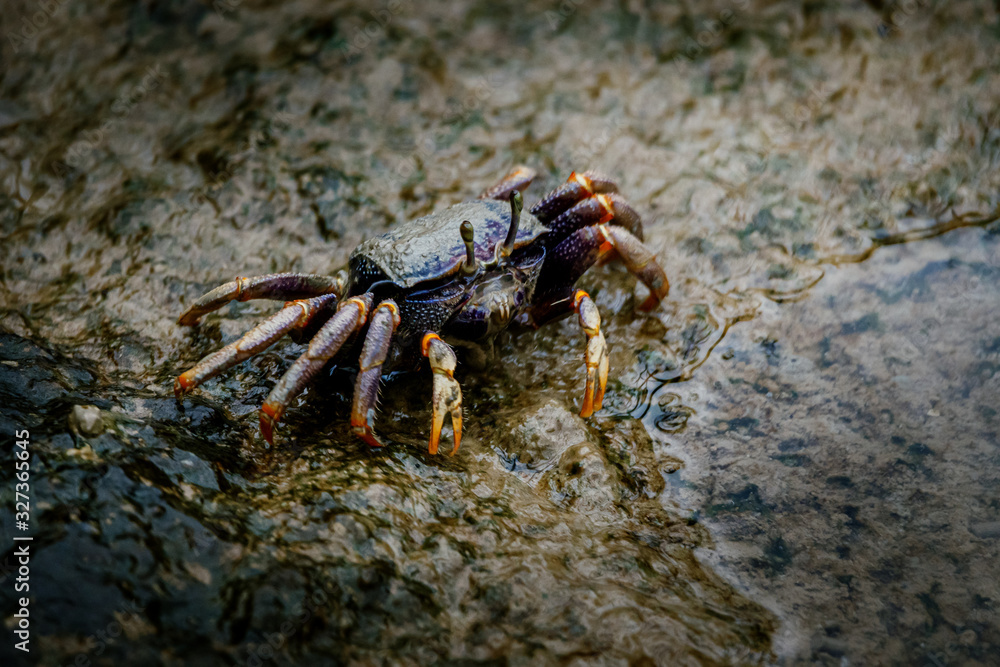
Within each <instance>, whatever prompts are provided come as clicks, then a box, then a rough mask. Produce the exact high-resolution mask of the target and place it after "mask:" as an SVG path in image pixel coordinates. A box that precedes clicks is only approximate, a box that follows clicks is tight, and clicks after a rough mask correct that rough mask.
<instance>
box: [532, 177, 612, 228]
mask: <svg viewBox="0 0 1000 667" xmlns="http://www.w3.org/2000/svg"><path fill="white" fill-rule="evenodd" d="M614 192H618V186H617V185H615V183H614V182H613V181H612V180H611V179H610V178H608V177H607V176H602V175H601V174H598V173H596V172H593V171H585V172H583V173H582V174H578V173H576V172H575V171H574V172H573V173H572V174H570V176H569V179H568V180H567V181H566V182H565V183H563V184H562V185H560V186H559V187H558V188H556V189H555V190H553V191H552V192H550V193H549V194H547V195H546V196H545V198H543V199H542V200H541V201H540V202H538V203H537V204H535V205H534V206H532V207H531V213H532V215H534V216H535V217H536V218H538V219H539V220H540V221H541V222H542V224H544V225H546V226H548V225H549V223H550V222H551V221H553V220H555V219H556V218H557V217H558V216H559V215H560V214H561V213H563V212H564V211H566V210H568V209H569V208H570V207H572V206H573V205H574V204H576V203H577V202H579V201H583V200H584V199H587V198H588V197H592V196H594V195H595V194H610V193H614Z"/></svg>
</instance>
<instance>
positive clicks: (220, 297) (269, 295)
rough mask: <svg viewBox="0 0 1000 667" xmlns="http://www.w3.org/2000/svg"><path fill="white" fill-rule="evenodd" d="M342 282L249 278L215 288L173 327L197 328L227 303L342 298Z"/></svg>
mask: <svg viewBox="0 0 1000 667" xmlns="http://www.w3.org/2000/svg"><path fill="white" fill-rule="evenodd" d="M345 282H346V279H345V276H344V275H343V274H338V275H336V276H320V275H313V274H306V273H272V274H270V275H266V276H255V277H253V278H236V280H233V281H231V282H228V283H226V284H224V285H220V286H218V287H216V288H215V289H214V290H212V291H211V292H208V293H207V294H205V295H204V296H202V297H201V298H200V299H198V300H197V301H195V302H194V303H193V304H191V307H190V308H188V309H187V310H185V311H184V314H182V315H181V316H180V318H179V319H178V320H177V323H178V324H182V325H185V326H193V325H195V324H198V320H199V319H201V316H202V315H205V314H206V313H210V312H212V311H213V310H218V309H219V308H222V307H223V306H224V305H226V304H227V303H229V302H230V301H249V300H250V299H278V300H282V301H290V300H292V299H303V298H309V297H313V296H320V295H323V294H331V293H336V294H343V293H344V285H345Z"/></svg>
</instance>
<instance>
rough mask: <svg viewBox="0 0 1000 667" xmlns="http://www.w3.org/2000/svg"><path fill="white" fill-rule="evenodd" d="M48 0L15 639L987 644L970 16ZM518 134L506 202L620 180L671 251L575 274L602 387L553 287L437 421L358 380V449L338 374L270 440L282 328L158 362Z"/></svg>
mask: <svg viewBox="0 0 1000 667" xmlns="http://www.w3.org/2000/svg"><path fill="white" fill-rule="evenodd" d="M39 7H41V5H36V4H34V3H28V2H16V1H15V2H12V3H9V7H8V6H5V9H4V12H3V13H2V16H0V28H2V31H0V32H2V33H3V34H4V35H5V42H4V52H3V57H4V67H3V70H2V73H0V77H2V78H0V235H2V239H3V243H2V244H0V267H2V272H0V400H2V401H3V405H4V410H2V411H0V433H4V434H13V433H14V432H15V431H17V430H20V429H27V430H29V431H30V434H31V435H30V451H31V459H30V461H31V496H32V510H31V512H32V518H31V526H30V530H29V531H26V532H28V533H30V534H31V535H33V536H34V542H33V557H32V561H31V596H32V597H31V605H32V607H31V610H32V611H31V614H32V616H31V618H32V633H33V634H32V642H33V644H32V654H31V655H30V656H29V658H28V661H29V664H44V665H60V664H71V663H72V662H73V661H75V660H77V658H78V656H81V655H82V656H85V658H86V660H89V661H90V662H91V664H185V665H188V664H206V665H207V664H263V663H266V662H268V661H273V662H274V663H275V664H339V663H344V662H359V663H364V664H380V663H386V662H389V661H391V660H396V661H410V662H412V663H415V664H416V663H419V664H426V663H445V664H452V663H462V664H472V663H491V664H492V663H503V662H511V663H518V664H570V663H572V664H590V663H595V664H626V663H629V664H633V663H634V664H649V663H650V662H652V663H656V664H752V663H774V662H779V663H780V662H784V663H799V662H818V663H821V664H843V663H844V661H846V662H848V663H852V662H853V663H895V662H899V663H905V664H922V663H928V664H984V665H986V664H991V662H993V661H995V656H996V654H997V652H998V651H1000V636H998V634H997V632H998V631H997V627H998V624H997V620H996V619H997V604H998V600H1000V590H998V589H997V586H998V584H997V579H996V572H995V569H996V568H995V563H997V562H998V556H1000V554H998V553H997V551H998V549H1000V542H998V538H997V535H998V530H997V528H996V526H997V520H998V512H1000V496H998V491H997V489H998V488H1000V486H998V484H997V476H998V474H1000V473H998V471H1000V460H998V456H1000V454H998V449H997V443H998V437H997V433H998V430H1000V422H998V415H997V407H996V396H997V395H998V394H1000V392H998V389H1000V387H998V386H997V385H998V382H1000V379H998V375H997V372H996V371H997V369H998V365H1000V360H998V354H1000V343H998V339H997V337H996V336H997V334H996V331H997V330H998V329H1000V327H998V324H1000V322H998V321H997V317H998V315H997V314H998V313H1000V292H998V291H997V290H996V284H997V278H998V275H997V272H998V271H1000V240H998V239H1000V236H998V232H1000V227H998V224H1000V223H997V222H996V215H997V208H998V196H997V193H998V192H1000V187H998V186H1000V169H998V168H997V166H998V165H997V161H998V155H1000V130H998V129H997V127H998V124H997V121H998V117H997V115H996V109H998V108H1000V100H998V97H1000V81H998V80H997V77H998V74H997V72H998V69H997V67H996V63H997V62H998V60H1000V46H998V41H997V37H996V34H997V26H998V17H997V15H996V11H995V8H991V7H988V6H986V4H985V3H974V2H959V3H947V4H944V3H941V4H937V3H933V4H932V3H919V2H918V3H906V4H892V5H885V6H883V7H882V9H881V10H880V11H878V12H877V11H874V10H873V9H871V6H870V5H866V4H857V5H852V4H847V5H824V4H815V3H814V4H809V5H805V6H799V5H794V4H791V3H771V4H767V5H764V4H759V3H750V2H710V3H701V4H698V5H697V7H695V6H686V5H673V4H667V3H657V4H654V3H650V4H642V3H572V2H570V3H566V2H564V3H561V4H559V3H546V2H537V3H527V4H525V3H497V2H490V3H471V4H465V5H454V4H450V3H421V4H419V5H418V4H417V3H410V2H400V3H389V4H386V5H385V6H384V7H383V6H380V7H375V8H373V7H370V6H367V5H363V4H360V3H350V2H334V3H314V2H288V3H281V4H280V5H275V6H273V7H271V6H265V5H263V4H257V3H242V2H218V3H215V5H214V6H212V5H207V4H203V3H198V2H184V1H177V2H164V3H159V2H152V3H140V4H134V3H110V4H104V5H100V6H91V5H79V4H73V3H54V4H53V5H52V6H51V7H49V8H48V9H45V8H42V9H39ZM39 12H40V13H41V14H43V16H42V17H41V18H38V16H37V14H38V13H39ZM12 35H13V36H12ZM518 163H524V164H528V165H530V166H532V167H534V168H536V169H538V170H539V171H540V172H541V177H540V179H539V182H538V183H536V184H535V185H534V186H533V187H532V189H531V190H530V191H529V194H528V196H527V199H528V202H529V203H530V202H532V201H533V200H534V197H537V196H538V195H539V194H540V193H541V192H543V191H545V190H546V189H547V188H551V187H553V186H554V185H556V184H558V183H559V182H561V181H562V180H563V179H565V177H566V176H567V175H568V173H569V171H571V170H573V169H579V170H583V169H586V168H591V167H593V168H599V169H601V170H603V171H605V172H608V173H610V174H612V175H613V176H614V177H615V178H616V179H617V181H618V182H619V184H620V186H621V191H622V193H623V194H624V195H625V196H626V197H627V198H628V199H629V201H630V202H631V203H632V204H633V206H634V207H635V208H636V209H637V210H638V211H639V212H640V213H641V214H642V215H643V216H644V219H645V222H646V239H647V243H648V244H649V245H650V247H651V248H653V249H654V250H655V251H656V252H657V254H658V256H659V258H660V260H661V262H662V263H663V264H664V266H666V267H667V271H668V274H669V275H670V278H671V282H672V285H673V289H672V292H671V295H670V298H669V299H668V301H666V302H665V303H664V304H663V306H662V307H661V308H660V309H659V310H657V311H654V312H653V313H649V314H645V313H641V312H637V311H636V305H637V304H639V303H641V302H642V299H643V298H644V297H645V292H644V289H643V288H642V287H641V286H640V287H636V286H635V282H634V280H633V279H631V278H630V277H629V276H628V275H627V274H626V273H625V272H624V270H623V269H621V267H619V266H615V265H609V266H606V267H601V268H598V269H595V270H592V271H591V272H590V273H589V274H588V275H587V276H585V278H584V279H583V281H581V285H583V286H584V287H586V289H587V290H588V291H589V292H590V293H591V294H592V295H593V297H594V300H595V302H596V303H597V305H598V307H599V308H600V309H601V312H602V314H603V327H604V331H605V334H606V337H607V340H608V344H609V346H610V350H611V381H610V383H609V387H608V394H607V396H606V399H605V407H604V410H602V411H601V412H599V413H597V414H596V415H595V416H594V417H593V418H591V419H587V420H583V419H581V418H579V417H578V416H576V415H577V412H578V411H579V401H580V399H581V397H582V392H583V381H584V376H583V372H582V371H583V364H582V354H583V336H582V335H581V333H580V331H579V329H578V327H577V326H576V324H575V323H574V322H573V321H571V320H566V321H563V322H561V323H557V324H554V325H552V326H549V327H546V328H544V329H542V330H539V331H537V332H533V331H512V332H510V333H509V334H508V335H505V336H503V337H501V338H500V339H499V340H498V341H497V345H496V347H495V349H494V350H493V353H494V354H493V355H492V358H491V360H490V361H488V362H487V367H486V369H484V370H482V371H473V370H470V369H461V368H460V369H459V372H458V374H457V375H458V379H459V380H460V381H461V383H462V386H463V393H464V397H465V401H464V407H465V423H466V429H467V430H466V435H465V438H464V439H463V444H462V448H461V450H460V451H459V454H458V455H457V456H456V457H455V458H449V457H445V456H436V457H432V456H429V455H428V454H427V453H426V437H427V433H428V431H429V425H430V412H429V401H430V391H429V385H430V374H429V373H418V374H413V375H408V376H400V377H396V378H393V379H391V380H389V381H387V382H386V384H385V386H384V388H383V391H382V401H381V404H380V414H379V421H378V428H379V430H380V433H381V434H382V435H383V437H384V438H385V440H386V441H387V442H388V446H387V447H385V448H383V449H378V450H373V449H369V448H368V447H367V446H366V445H364V444H363V443H359V442H358V441H356V440H355V439H354V438H353V437H351V436H350V432H349V427H348V423H347V415H348V411H349V405H350V400H351V384H350V383H351V380H352V375H351V373H350V372H347V371H343V370H333V371H331V372H330V373H329V374H328V376H325V377H323V378H321V379H320V380H319V381H318V382H316V383H315V384H314V385H313V386H312V387H311V388H310V389H309V390H308V391H307V392H306V393H305V394H304V395H303V397H302V398H301V399H300V400H299V401H298V402H297V403H296V405H295V406H294V407H293V408H292V409H291V410H290V411H289V413H288V415H287V419H286V423H284V424H283V425H282V427H281V429H280V432H279V442H278V444H277V446H276V447H274V448H268V447H266V445H265V443H264V441H263V440H262V439H261V437H260V436H259V433H258V430H257V409H258V407H259V405H260V404H261V402H262V401H263V399H264V397H265V396H266V395H267V392H268V391H269V389H270V387H271V386H273V384H274V382H275V381H276V380H277V379H278V378H279V377H280V375H281V373H282V372H283V371H284V369H286V368H287V367H288V365H289V364H290V363H291V361H292V360H293V359H294V358H295V357H296V356H297V355H298V354H299V353H301V351H302V347H301V346H298V345H294V344H291V343H288V344H284V345H279V346H276V347H275V348H272V349H271V350H269V351H267V352H265V353H262V354H260V355H258V356H257V357H255V358H254V359H252V360H249V361H247V362H244V363H243V364H241V365H240V366H238V367H237V368H235V369H233V370H232V371H230V372H228V373H226V374H224V375H223V376H220V377H219V378H217V379H215V380H213V381H211V382H209V383H207V384H206V385H204V386H203V387H200V388H199V389H198V390H197V391H195V392H193V393H192V394H191V395H190V396H188V397H186V398H185V400H184V401H183V402H178V401H176V400H175V399H174V397H173V393H172V391H171V386H172V383H173V379H174V377H176V375H177V374H178V373H179V372H181V371H183V370H185V369H186V368H187V367H189V366H190V365H191V364H193V363H194V362H195V361H196V360H197V359H199V358H201V357H202V356H204V355H205V354H207V353H209V352H211V351H213V350H215V349H217V348H218V347H220V346H221V345H223V344H225V343H228V342H231V341H232V340H235V339H236V338H237V337H238V336H239V335H241V334H242V333H243V332H244V331H245V330H247V329H248V328H250V326H252V323H254V322H257V321H259V320H260V319H261V318H262V317H264V316H266V315H267V314H269V313H271V312H273V311H274V310H275V308H276V305H275V304H273V303H265V302H247V303H239V304H233V305H231V306H230V307H228V308H227V309H223V310H222V311H220V312H218V313H215V314H212V315H210V316H208V317H206V318H205V319H204V321H203V323H202V324H201V325H200V326H199V327H198V328H194V329H191V328H185V327H180V326H177V324H176V323H175V321H176V317H177V316H178V315H179V313H180V312H182V311H183V310H184V308H185V307H186V306H187V305H189V304H190V303H191V301H192V300H193V299H195V298H197V297H198V296H199V295H200V294H202V293H203V292H204V291H206V290H207V289H210V288H211V287H214V286H215V285H217V284H219V283H221V282H224V281H226V280H230V279H232V278H233V277H234V276H237V275H241V276H247V275H255V274H262V273H268V272H276V271H310V272H332V271H334V270H336V269H338V268H340V267H341V266H343V265H344V264H345V263H346V259H347V257H348V255H349V254H350V252H351V250H352V249H353V248H354V247H355V246H356V245H357V244H358V243H359V242H361V241H362V240H364V239H365V238H369V237H371V236H372V235H375V234H378V233H381V232H383V231H386V230H389V229H392V228H394V226H395V225H398V224H399V223H400V222H401V221H404V220H407V219H411V218H415V217H418V216H420V215H425V214H427V213H430V212H431V211H434V210H436V209H440V208H442V207H444V206H446V205H449V204H451V203H454V202H457V201H461V200H462V199H465V198H468V197H470V196H473V195H475V194H476V193H478V192H479V191H481V190H482V189H483V188H485V187H486V186H488V185H490V184H492V183H493V182H494V181H495V180H496V179H497V177H498V176H499V175H500V174H502V173H503V172H504V171H505V170H506V169H507V168H509V167H510V166H512V165H514V164H518ZM5 437H7V436H5ZM0 458H2V461H0V463H2V465H3V467H4V469H5V470H14V453H13V449H12V448H10V447H4V449H3V453H2V455H0ZM4 479H5V480H9V479H10V478H9V477H5V478H4ZM13 493H14V488H13V482H12V481H10V483H7V482H6V481H5V484H4V486H3V487H2V488H0V497H3V498H4V500H5V506H7V507H11V506H12V504H13ZM0 524H2V525H3V529H4V530H3V532H4V534H5V535H8V536H9V535H12V534H18V533H19V530H20V529H18V528H17V527H16V525H15V523H14V518H13V516H12V514H11V513H10V512H4V513H2V514H0ZM0 550H2V555H3V558H4V560H3V568H4V569H3V572H4V575H3V576H4V583H3V586H2V587H0V600H2V601H3V605H4V606H3V610H4V615H5V616H4V621H5V624H6V626H7V627H8V628H10V627H12V625H13V623H12V622H13V617H12V614H13V611H14V609H15V607H14V593H13V586H12V574H13V569H12V568H13V550H12V548H11V547H10V542H9V541H8V543H7V544H5V545H2V546H0ZM11 644H12V642H5V643H3V645H2V646H0V655H2V656H3V658H2V659H3V660H4V661H5V663H4V664H7V662H6V661H9V660H22V659H23V658H24V656H22V655H21V654H19V653H16V652H15V651H14V650H13V648H12V646H11ZM22 661H23V660H22Z"/></svg>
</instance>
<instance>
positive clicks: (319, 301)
mask: <svg viewBox="0 0 1000 667" xmlns="http://www.w3.org/2000/svg"><path fill="white" fill-rule="evenodd" d="M336 300H337V295H336V294H327V295H324V296H318V297H316V298H313V299H304V300H301V301H291V302H289V303H288V304H286V305H285V307H284V308H282V309H281V310H279V311H278V312H277V313H275V314H274V315H272V316H271V317H269V318H268V319H266V320H265V321H264V322H262V323H260V324H258V325H257V326H256V327H254V328H253V329H251V330H250V331H248V332H247V333H246V334H245V335H244V336H243V337H242V338H240V339H239V340H238V341H236V342H234V343H230V344H229V345H227V346H225V347H224V348H222V349H221V350H219V351H218V352H214V353H212V354H210V355H208V356H207V357H205V358H204V359H202V360H201V361H199V362H198V363H197V364H196V365H195V366H194V367H193V368H191V369H190V370H187V371H185V372H184V373H182V374H181V375H180V377H178V378H177V380H176V381H174V395H175V396H177V398H178V399H180V398H183V396H184V394H186V393H187V392H189V391H191V390H192V389H194V388H195V387H197V386H198V385H199V384H201V383H203V382H205V381H206V380H209V379H211V378H213V377H215V376H216V375H218V374H219V373H221V372H223V371H225V370H227V369H229V368H232V367H233V366H235V365H236V364H238V363H240V362H241V361H243V360H245V359H249V358H250V357H252V356H253V355H255V354H257V353H258V352H261V351H262V350H265V349H266V348H268V347H270V346H271V345H272V344H273V343H274V342H275V341H277V340H278V339H279V338H281V337H282V336H284V335H285V334H286V333H288V332H289V331H290V330H291V329H292V328H294V327H296V326H304V325H306V324H308V322H309V321H310V320H311V319H312V318H313V317H315V316H316V314H317V313H319V312H320V311H322V310H324V309H325V307H326V306H328V305H329V304H330V303H331V302H336Z"/></svg>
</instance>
